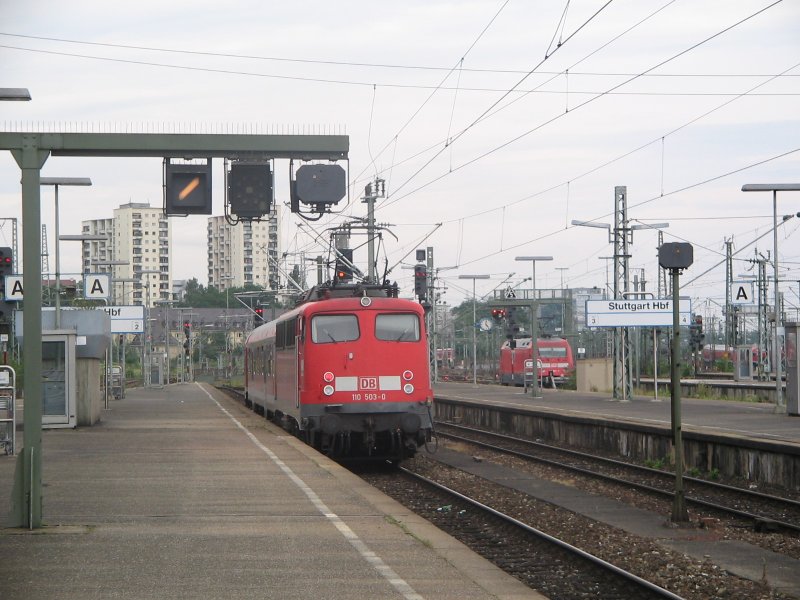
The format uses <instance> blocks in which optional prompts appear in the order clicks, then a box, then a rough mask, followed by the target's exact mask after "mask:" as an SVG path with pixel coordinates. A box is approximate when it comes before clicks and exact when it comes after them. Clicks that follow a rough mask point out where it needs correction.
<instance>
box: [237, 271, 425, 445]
mask: <svg viewBox="0 0 800 600" xmlns="http://www.w3.org/2000/svg"><path fill="white" fill-rule="evenodd" d="M245 392H246V397H245V398H246V399H245V401H246V403H247V405H248V406H250V407H252V408H253V409H254V410H255V411H256V412H258V413H261V414H264V415H266V416H267V417H268V418H271V419H273V420H274V421H276V422H278V423H280V424H281V425H282V426H283V427H284V428H286V429H287V430H289V431H291V432H293V433H295V434H296V435H298V436H299V437H301V438H302V439H304V440H305V441H306V442H307V443H308V444H310V445H311V446H313V447H315V448H317V449H318V450H320V451H322V452H325V453H327V454H328V455H330V456H333V457H336V458H367V457H368V458H380V459H387V460H393V461H399V460H402V459H403V458H407V457H410V456H413V455H414V453H415V452H416V450H417V448H418V447H419V446H421V445H423V444H425V443H426V442H427V441H429V440H430V439H431V433H432V419H431V412H430V407H431V404H432V402H433V391H432V390H431V385H430V375H429V363H428V347H427V341H426V335H425V319H424V312H423V309H422V306H421V305H420V304H418V303H416V302H412V301H410V300H403V299H400V298H397V287H396V286H394V287H392V286H388V285H387V286H367V285H337V286H318V287H315V288H312V290H310V291H309V292H308V294H307V295H306V297H305V298H304V299H303V301H302V302H301V303H300V304H299V305H298V306H297V307H295V308H294V309H293V310H291V311H289V312H287V313H285V314H283V315H281V316H280V317H279V318H277V319H275V320H274V321H270V322H269V323H265V324H264V325H261V326H260V327H258V328H256V329H254V330H253V331H252V332H251V333H250V335H249V336H248V338H247V341H246V344H245Z"/></svg>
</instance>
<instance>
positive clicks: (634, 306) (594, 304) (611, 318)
mask: <svg viewBox="0 0 800 600" xmlns="http://www.w3.org/2000/svg"><path fill="white" fill-rule="evenodd" d="M691 316H692V300H691V298H681V299H680V306H679V323H680V325H689V324H690V322H691ZM586 324H587V325H588V326H589V327H671V326H672V299H660V298H654V299H646V300H622V299H614V300H587V301H586Z"/></svg>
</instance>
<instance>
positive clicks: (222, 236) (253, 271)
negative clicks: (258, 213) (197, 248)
mask: <svg viewBox="0 0 800 600" xmlns="http://www.w3.org/2000/svg"><path fill="white" fill-rule="evenodd" d="M277 211H278V208H277V207H275V209H273V212H272V213H271V214H270V215H269V217H268V218H266V219H264V220H263V221H243V222H241V223H238V224H237V225H231V224H229V223H228V222H227V220H226V219H225V217H209V218H208V285H209V287H215V288H217V289H219V290H224V289H228V288H234V287H244V286H246V285H254V286H256V287H261V288H264V289H271V290H276V289H278V287H279V285H280V279H279V277H278V270H277V264H278V212H277Z"/></svg>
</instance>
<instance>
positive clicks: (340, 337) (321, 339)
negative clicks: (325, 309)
mask: <svg viewBox="0 0 800 600" xmlns="http://www.w3.org/2000/svg"><path fill="white" fill-rule="evenodd" d="M358 336H359V330H358V319H357V318H356V316H355V315H315V316H314V317H313V318H312V319H311V341H313V342H314V343H315V344H336V343H339V342H349V341H352V340H357V339H358Z"/></svg>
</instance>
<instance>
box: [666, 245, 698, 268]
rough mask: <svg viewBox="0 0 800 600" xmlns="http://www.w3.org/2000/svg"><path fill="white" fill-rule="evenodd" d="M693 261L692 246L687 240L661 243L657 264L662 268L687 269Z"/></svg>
mask: <svg viewBox="0 0 800 600" xmlns="http://www.w3.org/2000/svg"><path fill="white" fill-rule="evenodd" d="M693 262H694V247H693V246H692V245H691V244H689V243H687V242H671V243H669V244H661V247H660V248H659V249H658V264H659V266H660V267H661V268H662V269H688V268H689V267H691V266H692V263H693Z"/></svg>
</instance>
